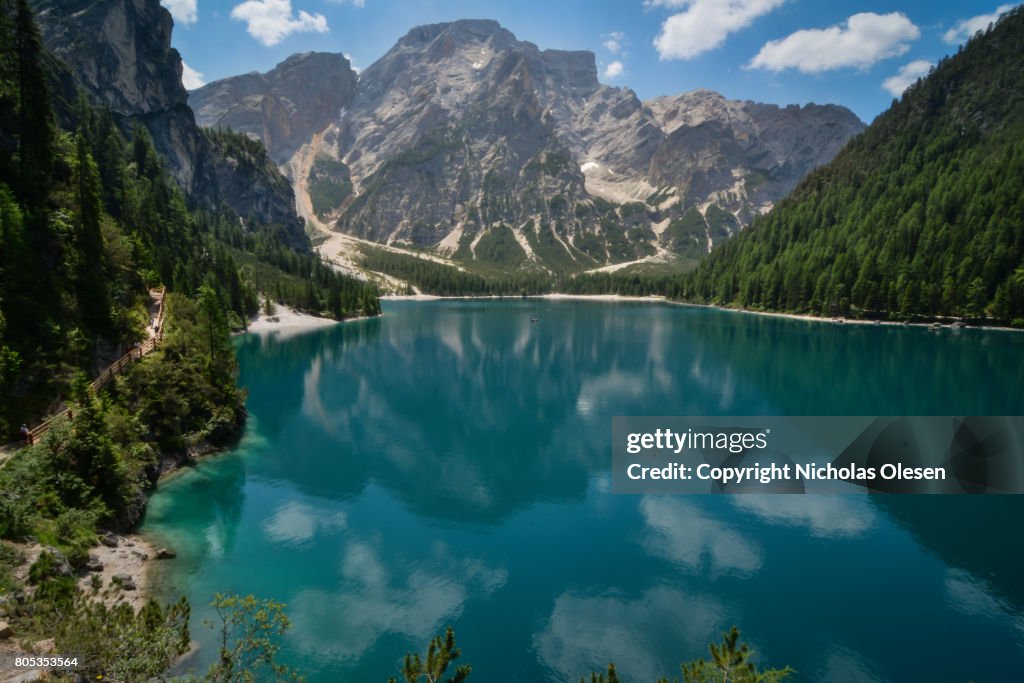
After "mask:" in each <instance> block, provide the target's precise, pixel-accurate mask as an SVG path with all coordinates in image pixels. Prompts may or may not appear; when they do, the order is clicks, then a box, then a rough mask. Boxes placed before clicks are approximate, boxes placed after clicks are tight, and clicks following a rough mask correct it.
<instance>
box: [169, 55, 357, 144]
mask: <svg viewBox="0 0 1024 683" xmlns="http://www.w3.org/2000/svg"><path fill="white" fill-rule="evenodd" d="M355 90H356V74H355V72H354V71H353V70H352V65H351V64H349V61H348V60H347V59H346V58H345V57H343V56H342V55H337V54H328V53H322V52H307V53H305V54H299V55H292V56H291V57H289V58H288V59H286V60H285V61H283V62H281V63H280V64H278V65H277V66H276V67H274V68H273V69H272V70H271V71H268V72H267V73H265V74H261V73H257V72H253V73H249V74H245V75H243V76H235V77H233V78H225V79H223V80H220V81H217V82H216V83H211V84H210V85H207V86H204V87H202V88H199V89H198V90H194V91H192V92H191V93H189V96H188V101H189V105H191V107H192V109H193V110H194V111H195V114H196V121H197V123H199V125H200V126H203V127H204V128H221V129H223V128H231V129H233V130H236V131H239V132H242V133H246V134H248V135H251V136H253V137H256V138H259V139H260V140H262V141H263V144H264V145H266V147H267V151H268V152H269V153H270V158H271V159H273V160H274V162H275V163H277V164H283V163H285V162H286V161H288V160H289V159H290V158H291V157H292V155H293V154H295V152H296V151H297V150H298V149H299V148H300V147H301V146H302V145H304V144H306V143H307V142H309V141H310V140H311V139H312V138H313V136H314V135H316V134H317V133H320V132H321V131H323V130H324V129H325V128H327V126H328V125H330V124H331V123H334V122H335V121H337V120H338V119H339V117H340V116H341V111H342V110H343V109H344V108H346V107H348V106H349V105H350V104H351V103H352V97H353V95H354V94H355Z"/></svg>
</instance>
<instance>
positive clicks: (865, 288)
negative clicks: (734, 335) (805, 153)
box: [671, 8, 1024, 320]
mask: <svg viewBox="0 0 1024 683" xmlns="http://www.w3.org/2000/svg"><path fill="white" fill-rule="evenodd" d="M1022 105H1024V10H1022V9H1020V8H1017V9H1016V10H1014V11H1012V12H1010V13H1009V14H1007V15H1005V16H1004V17H1003V19H1002V20H1001V21H999V22H998V23H997V24H996V25H995V26H994V27H992V28H991V29H990V30H989V31H987V32H986V33H984V34H981V35H978V36H976V37H975V38H973V39H972V40H971V41H969V42H968V43H967V44H966V45H965V46H964V47H962V48H961V50H960V51H959V52H958V53H957V54H956V55H955V56H952V57H947V58H945V59H943V60H942V61H941V62H940V63H939V64H938V65H937V66H936V67H935V69H934V70H933V72H932V73H931V74H930V75H929V76H928V77H927V78H926V79H924V80H922V81H920V82H918V83H917V84H915V85H913V86H911V87H910V89H908V90H907V92H906V93H904V95H903V97H902V99H901V100H900V101H898V102H894V103H893V105H892V106H891V108H890V109H889V110H888V111H886V112H885V113H883V114H882V115H880V116H879V117H878V119H877V120H876V121H875V122H874V123H873V124H872V125H871V126H870V127H869V128H868V129H867V131H866V132H865V133H863V134H862V135H861V136H859V137H858V138H855V139H854V140H853V141H852V142H850V143H849V144H848V145H847V147H846V148H845V149H844V150H843V151H842V152H841V153H840V154H839V155H838V156H837V157H836V159H835V160H834V161H833V162H832V163H830V164H828V165H827V166H825V167H823V168H821V169H819V170H818V171H815V172H814V173H812V174H811V175H810V176H808V178H807V179H806V180H805V181H804V182H802V183H801V184H800V185H799V186H798V188H797V189H796V190H795V191H794V192H793V193H792V194H791V195H790V196H789V197H788V198H787V199H786V200H785V201H783V202H781V203H780V204H779V206H778V207H777V208H776V209H775V210H773V211H772V212H771V213H770V214H769V215H768V216H766V217H765V218H764V219H762V220H759V221H757V222H756V223H755V225H754V226H753V227H752V228H751V229H750V230H749V231H746V232H745V233H744V234H742V235H740V236H739V238H737V239H735V240H733V241H731V242H729V243H727V244H725V245H723V246H722V247H721V248H720V249H718V250H716V251H715V252H714V253H712V254H711V255H710V256H709V257H708V258H707V260H706V261H705V262H704V263H703V264H702V265H701V266H700V268H699V269H698V270H697V271H696V272H695V273H694V274H693V275H692V277H690V278H687V279H685V280H683V281H682V282H681V284H680V287H679V288H678V291H674V292H671V293H673V294H677V295H681V296H684V297H688V298H695V299H699V300H704V301H715V302H719V303H724V304H732V305H740V306H744V307H754V308H766V309H782V310H791V311H810V312H814V313H821V314H828V315H831V314H836V313H843V314H846V313H849V312H851V311H852V312H853V313H855V314H856V313H858V312H885V313H888V314H892V315H915V314H919V315H946V316H967V317H986V316H987V317H991V318H996V319H1000V320H1013V319H1020V318H1022V317H1024V106H1022Z"/></svg>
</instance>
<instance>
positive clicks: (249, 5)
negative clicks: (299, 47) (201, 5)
mask: <svg viewBox="0 0 1024 683" xmlns="http://www.w3.org/2000/svg"><path fill="white" fill-rule="evenodd" d="M231 18H232V19H237V20H239V21H244V22H246V24H247V26H246V30H247V31H249V35H251V36H252V37H253V38H255V39H256V40H258V41H259V42H261V43H263V44H264V45H266V46H267V47H269V46H271V45H277V44H278V43H280V42H281V41H282V40H284V39H285V38H287V37H288V36H290V35H291V34H293V33H304V32H307V31H315V32H317V33H327V30H328V29H327V18H326V17H325V16H324V15H322V14H310V13H309V12H304V11H302V10H299V13H298V15H296V14H295V13H294V12H293V11H292V3H291V0H246V2H243V3H242V4H240V5H236V6H235V8H234V9H233V10H231Z"/></svg>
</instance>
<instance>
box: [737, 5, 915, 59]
mask: <svg viewBox="0 0 1024 683" xmlns="http://www.w3.org/2000/svg"><path fill="white" fill-rule="evenodd" d="M920 35H921V31H920V29H918V28H917V26H915V25H914V24H913V22H911V21H910V19H908V18H907V17H906V15H905V14H903V13H901V12H891V13H889V14H875V13H873V12H862V13H860V14H854V15H853V16H852V17H850V18H849V19H847V20H846V22H845V23H843V24H842V25H839V24H837V25H835V26H830V27H828V28H822V29H804V30H801V31H797V32H796V33H792V34H790V35H788V36H786V37H785V38H782V39H781V40H772V41H770V42H768V43H766V44H765V45H764V47H762V48H761V51H760V52H758V53H757V55H755V56H754V58H753V59H752V60H750V64H749V65H748V67H749V68H751V69H768V70H770V71H782V70H783V69H797V70H798V71H802V72H803V73H820V72H822V71H828V70H830V69H840V68H843V67H851V66H852V67H859V68H862V69H863V68H867V67H869V66H871V65H872V64H874V63H875V62H878V61H880V60H882V59H887V58H889V57H896V56H899V55H902V54H903V53H905V52H906V51H907V50H909V49H910V47H909V45H908V43H909V42H910V41H912V40H916V39H917V38H918V37H920Z"/></svg>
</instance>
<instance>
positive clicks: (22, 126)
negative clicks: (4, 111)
mask: <svg viewBox="0 0 1024 683" xmlns="http://www.w3.org/2000/svg"><path fill="white" fill-rule="evenodd" d="M13 24H14V25H13V30H14V35H13V40H12V42H11V45H12V47H13V49H14V54H15V56H16V59H17V79H18V104H19V107H18V113H19V116H18V123H19V131H18V132H19V140H20V144H19V146H18V189H19V192H20V193H21V195H22V196H23V197H24V200H25V203H26V204H27V205H28V206H29V207H30V208H36V207H38V206H40V205H41V204H42V202H43V200H44V199H45V198H46V192H47V189H48V188H49V184H50V177H51V172H52V164H53V136H54V123H53V110H52V109H51V107H50V94H49V91H48V88H47V85H46V83H47V78H46V67H45V65H44V63H43V56H44V54H45V52H44V48H43V38H42V36H41V35H40V33H39V27H38V26H36V21H35V15H34V14H33V13H32V8H31V7H30V6H29V4H28V0H17V8H16V11H15V14H14V22H13Z"/></svg>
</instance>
